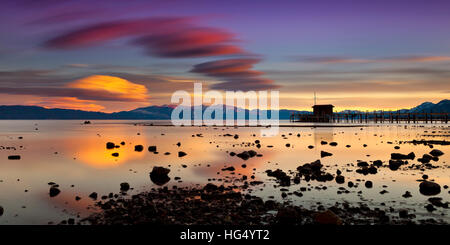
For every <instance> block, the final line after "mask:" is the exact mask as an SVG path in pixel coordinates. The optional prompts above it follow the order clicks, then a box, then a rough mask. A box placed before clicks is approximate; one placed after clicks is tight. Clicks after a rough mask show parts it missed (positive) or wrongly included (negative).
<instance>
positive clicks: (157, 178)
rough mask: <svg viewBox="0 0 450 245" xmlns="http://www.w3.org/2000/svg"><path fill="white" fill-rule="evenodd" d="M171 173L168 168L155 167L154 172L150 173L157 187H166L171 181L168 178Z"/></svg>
mask: <svg viewBox="0 0 450 245" xmlns="http://www.w3.org/2000/svg"><path fill="white" fill-rule="evenodd" d="M169 172H170V169H168V168H164V167H157V166H155V167H153V170H152V172H150V179H151V180H152V181H153V183H155V184H157V185H164V184H166V183H167V182H169V180H170V177H169V176H168V174H169Z"/></svg>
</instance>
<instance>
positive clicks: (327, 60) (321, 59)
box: [294, 55, 450, 64]
mask: <svg viewBox="0 0 450 245" xmlns="http://www.w3.org/2000/svg"><path fill="white" fill-rule="evenodd" d="M294 60H295V61H301V62H310V63H319V64H347V63H414V62H418V63H420V62H440V61H450V56H420V55H408V56H395V57H381V58H368V59H363V58H352V57H345V56H296V57H294Z"/></svg>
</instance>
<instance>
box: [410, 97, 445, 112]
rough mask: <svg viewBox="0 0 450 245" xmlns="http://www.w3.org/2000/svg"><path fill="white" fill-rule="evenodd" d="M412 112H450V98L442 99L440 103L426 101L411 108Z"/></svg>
mask: <svg viewBox="0 0 450 245" xmlns="http://www.w3.org/2000/svg"><path fill="white" fill-rule="evenodd" d="M409 111H410V112H447V113H449V112H450V100H441V101H440V102H439V103H436V104H433V103H431V102H424V103H422V104H420V105H418V106H416V107H414V108H411V109H410V110H409Z"/></svg>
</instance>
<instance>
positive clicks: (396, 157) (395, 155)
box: [391, 152, 416, 160]
mask: <svg viewBox="0 0 450 245" xmlns="http://www.w3.org/2000/svg"><path fill="white" fill-rule="evenodd" d="M414 158H416V155H415V154H414V152H410V153H409V154H408V155H405V154H401V153H391V159H394V160H407V159H409V160H414Z"/></svg>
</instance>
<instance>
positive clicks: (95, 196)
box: [89, 192, 98, 200]
mask: <svg viewBox="0 0 450 245" xmlns="http://www.w3.org/2000/svg"><path fill="white" fill-rule="evenodd" d="M97 196H98V194H97V192H92V193H91V194H90V195H89V197H90V198H91V199H92V200H97Z"/></svg>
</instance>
